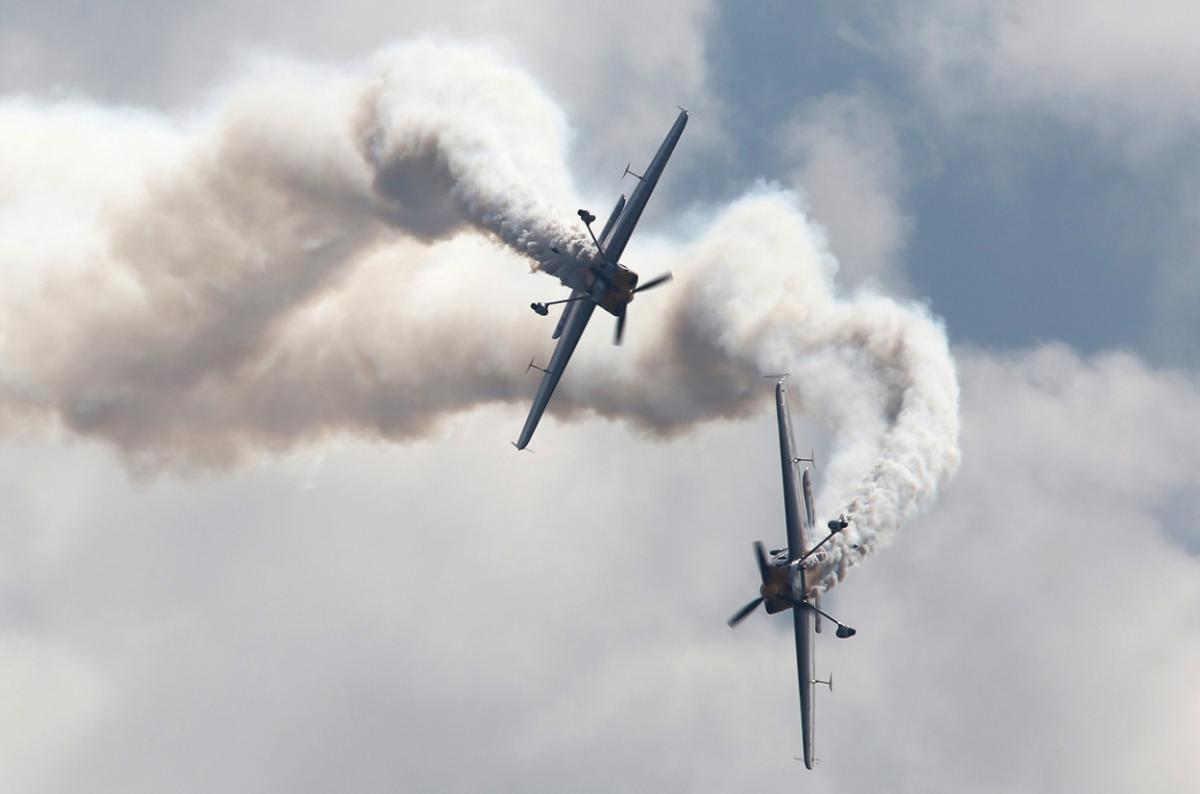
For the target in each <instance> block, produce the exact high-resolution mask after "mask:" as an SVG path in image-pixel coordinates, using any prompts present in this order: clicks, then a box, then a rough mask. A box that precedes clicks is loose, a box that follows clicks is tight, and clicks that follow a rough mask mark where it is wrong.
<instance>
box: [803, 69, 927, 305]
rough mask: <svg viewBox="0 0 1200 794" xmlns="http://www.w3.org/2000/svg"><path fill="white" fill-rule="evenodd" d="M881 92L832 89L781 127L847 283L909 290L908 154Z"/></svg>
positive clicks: (810, 202)
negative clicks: (905, 254)
mask: <svg viewBox="0 0 1200 794" xmlns="http://www.w3.org/2000/svg"><path fill="white" fill-rule="evenodd" d="M880 104H881V103H880V100H879V98H878V97H875V96H873V95H872V94H869V93H866V92H861V91H860V92H857V93H849V94H829V95H826V96H824V97H822V98H821V99H819V100H817V101H815V102H813V103H811V104H809V105H807V106H805V107H804V108H803V109H802V110H800V111H799V112H798V113H797V114H796V115H795V116H794V117H793V118H792V119H791V120H790V121H789V122H788V123H787V124H786V125H785V126H784V128H783V129H782V130H781V131H780V133H779V140H780V146H781V148H782V150H783V153H784V156H785V157H786V158H787V159H788V160H790V161H792V162H794V163H795V167H794V169H793V171H792V175H791V181H792V183H793V184H795V185H796V186H797V187H798V188H799V189H801V190H802V191H803V193H804V195H805V196H806V198H807V199H808V201H809V204H810V205H811V209H812V215H813V217H814V218H817V219H819V222H820V224H821V226H823V227H824V228H825V229H826V230H827V231H828V233H829V237H830V241H829V245H830V249H831V250H832V251H833V253H834V254H835V255H836V256H837V258H838V264H839V269H838V273H839V276H840V277H841V278H842V280H843V281H844V283H845V284H847V285H848V286H857V285H860V284H863V283H875V284H880V285H884V286H886V287H887V288H888V289H889V291H893V292H894V291H900V292H907V291H908V287H907V279H906V278H905V276H904V272H903V268H902V267H901V263H900V255H901V252H902V250H903V248H904V244H905V242H907V238H908V235H909V233H910V230H911V226H912V220H911V218H909V217H908V215H907V214H906V212H905V211H904V209H903V207H902V201H903V194H904V188H905V182H906V179H905V173H904V162H903V153H902V151H901V147H900V143H899V141H898V140H897V137H896V132H895V130H894V128H893V126H892V123H891V120H890V119H889V118H888V116H887V114H886V113H885V111H884V110H883V108H882V107H881V106H880Z"/></svg>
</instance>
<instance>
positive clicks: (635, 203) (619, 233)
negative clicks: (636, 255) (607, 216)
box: [600, 110, 688, 262]
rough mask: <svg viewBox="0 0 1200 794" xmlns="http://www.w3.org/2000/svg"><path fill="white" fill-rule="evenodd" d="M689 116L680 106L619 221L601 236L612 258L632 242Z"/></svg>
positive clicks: (607, 257)
mask: <svg viewBox="0 0 1200 794" xmlns="http://www.w3.org/2000/svg"><path fill="white" fill-rule="evenodd" d="M687 120H688V114H687V111H686V110H680V111H679V115H678V116H677V117H676V118H675V124H674V125H672V127H671V131H670V132H668V133H667V137H666V138H664V139H663V142H662V144H661V145H660V146H659V147H658V152H657V153H656V154H655V155H654V159H653V160H651V161H650V167H649V168H647V169H646V173H644V174H642V176H641V178H640V179H639V180H638V184H637V187H635V188H634V189H633V193H631V194H630V195H629V200H628V201H625V202H624V206H621V205H620V204H618V210H619V212H620V214H619V215H617V217H616V221H615V222H613V221H611V220H610V222H609V223H608V224H606V226H605V228H606V230H607V234H603V235H602V236H601V238H600V247H601V248H603V249H604V257H605V258H606V259H607V260H608V261H609V262H619V261H620V260H621V255H622V254H623V253H625V245H626V244H627V243H628V242H629V238H630V236H631V235H632V234H633V230H634V227H636V226H637V222H638V219H639V218H641V217H642V210H644V209H645V208H646V202H647V201H649V200H650V194H651V193H653V192H654V186H655V185H657V184H658V178H659V177H660V176H662V172H663V169H664V168H666V167H667V161H668V160H670V159H671V152H673V151H675V144H677V143H679V136H680V135H682V134H683V128H684V127H686V126H687Z"/></svg>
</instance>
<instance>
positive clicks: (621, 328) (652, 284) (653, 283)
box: [535, 271, 674, 345]
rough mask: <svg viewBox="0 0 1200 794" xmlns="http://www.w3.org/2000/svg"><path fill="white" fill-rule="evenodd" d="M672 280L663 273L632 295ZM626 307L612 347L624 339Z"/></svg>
mask: <svg viewBox="0 0 1200 794" xmlns="http://www.w3.org/2000/svg"><path fill="white" fill-rule="evenodd" d="M673 278H674V276H672V275H671V273H670V272H669V271H668V272H666V273H663V274H662V275H661V276H655V277H654V278H652V279H650V280H649V281H647V282H646V283H645V284H642V285H640V286H639V287H638V288H637V289H635V290H634V291H633V293H634V294H635V295H636V294H637V293H639V292H645V291H646V290H648V289H654V288H655V287H660V286H662V285H663V284H666V283H667V282H668V281H670V280H671V279H673ZM628 306H629V304H625V306H622V307H621V313H620V314H618V315H617V328H616V331H615V332H614V333H613V344H614V345H619V344H621V342H622V341H623V340H624V339H625V310H626V309H627V308H628ZM535 311H536V310H535Z"/></svg>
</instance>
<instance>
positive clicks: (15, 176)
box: [0, 43, 958, 587]
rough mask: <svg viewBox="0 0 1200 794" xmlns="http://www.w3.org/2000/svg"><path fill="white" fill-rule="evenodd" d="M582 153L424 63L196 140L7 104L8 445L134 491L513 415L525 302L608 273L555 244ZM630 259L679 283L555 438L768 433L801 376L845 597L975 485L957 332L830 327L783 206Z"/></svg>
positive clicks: (459, 65) (475, 61)
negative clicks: (600, 423) (59, 435)
mask: <svg viewBox="0 0 1200 794" xmlns="http://www.w3.org/2000/svg"><path fill="white" fill-rule="evenodd" d="M667 120H668V121H669V119H667ZM567 142H568V133H567V125H566V123H565V120H564V119H563V117H562V114H561V112H560V111H559V110H558V109H557V107H556V106H555V105H554V104H553V103H552V102H551V101H549V100H548V99H547V98H546V97H545V95H544V94H543V93H542V92H541V91H540V90H539V89H538V87H537V86H536V85H535V84H534V83H533V82H532V81H531V80H530V79H529V78H528V77H527V76H526V75H524V74H523V73H522V72H520V71H519V70H517V69H514V68H511V67H508V66H505V65H503V64H499V63H497V62H496V61H495V60H493V59H491V58H490V57H488V56H486V55H484V54H482V53H480V52H478V51H476V50H473V49H470V48H464V47H455V46H444V45H434V44H428V43H422V44H411V45H406V46H402V47H398V48H395V49H393V50H390V51H388V52H385V53H383V54H382V55H380V56H377V57H376V58H374V59H373V60H371V61H370V62H369V63H367V64H365V65H363V66H361V67H359V68H354V69H344V70H338V69H332V68H317V67H312V66H305V65H300V64H295V63H274V64H272V65H270V66H265V67H262V68H260V69H259V70H258V72H256V73H255V74H254V75H253V76H251V77H250V78H248V79H246V80H245V81H243V82H242V83H240V84H238V85H236V86H234V87H232V88H231V89H230V90H229V91H228V92H227V93H226V95H225V96H224V98H223V99H222V100H221V102H220V103H219V104H218V105H217V106H216V107H215V108H214V109H213V110H212V111H211V112H210V113H208V114H205V115H202V116H200V117H199V118H198V120H193V121H191V122H190V123H180V122H177V121H173V120H170V119H164V118H161V117H155V116H152V115H148V114H137V113H132V112H130V111H123V110H112V109H103V108H97V107H94V106H89V105H84V104H78V103H76V104H61V103H60V104H56V105H38V104H36V103H31V102H30V101H28V100H17V99H6V100H0V206H3V207H4V209H5V211H4V213H0V256H2V257H3V258H4V259H5V261H6V262H11V263H14V264H13V266H12V267H13V270H12V271H11V272H13V273H14V277H13V278H11V279H9V280H7V281H6V283H5V284H4V286H3V287H0V427H4V426H8V427H12V426H14V425H15V424H16V423H18V422H23V421H26V420H27V419H28V418H29V417H30V416H43V417H50V418H53V419H54V420H56V421H58V422H60V423H61V424H62V425H64V426H66V427H67V428H69V429H70V430H72V431H73V432H76V433H79V434H83V435H88V436H92V437H98V438H102V439H105V440H107V441H108V442H110V443H112V444H113V445H114V446H115V447H116V448H117V449H118V450H119V451H120V452H121V453H122V454H123V456H124V457H125V459H126V461H127V462H128V464H129V465H130V466H131V467H134V468H151V467H158V466H162V465H176V466H178V465H184V466H207V467H214V466H227V465H231V464H234V463H236V462H237V461H238V460H240V459H242V457H243V456H245V455H246V454H249V453H254V452H256V451H261V450H282V449H288V448H291V447H294V446H297V445H299V444H303V443H307V442H310V441H312V440H314V439H318V438H321V437H323V436H326V435H329V434H334V433H356V434H362V435H372V436H377V437H382V438H388V439H406V438H419V437H423V436H426V435H427V434H428V433H429V432H430V431H431V429H432V428H434V427H435V426H436V424H437V422H438V420H439V419H440V418H442V417H444V416H446V415H448V414H452V413H454V412H459V411H463V410H467V409H470V408H471V407H473V406H476V405H479V404H482V403H487V402H495V401H513V400H517V401H520V402H522V403H524V402H525V401H526V400H528V398H529V396H530V393H531V388H530V381H528V380H527V379H526V378H525V377H524V375H523V374H522V372H521V370H522V367H523V364H524V360H523V359H522V356H523V355H526V354H527V353H528V351H530V350H534V349H544V347H545V345H546V344H547V342H548V340H547V339H546V337H547V336H548V331H549V328H548V326H547V325H546V324H545V322H544V321H542V322H538V320H537V319H536V318H533V317H531V316H530V315H529V313H528V312H527V311H525V310H524V309H523V303H524V301H523V299H522V297H520V293H519V290H517V289H516V288H514V287H513V284H514V282H515V280H516V279H515V277H516V275H517V274H519V273H520V271H521V270H522V269H528V268H529V267H530V266H531V265H532V267H534V268H535V269H538V270H542V271H545V272H548V273H551V274H557V275H562V273H561V271H560V270H559V269H560V268H563V267H575V266H579V265H580V264H581V263H584V261H585V259H586V257H588V256H590V249H589V247H588V244H587V240H586V238H585V237H584V236H583V235H582V234H581V233H580V232H579V231H578V230H576V229H573V228H567V227H566V226H564V225H562V223H561V221H560V219H562V218H570V217H571V214H570V213H569V212H566V211H563V209H562V208H564V207H567V208H569V207H574V206H577V204H575V203H574V201H573V194H574V188H573V186H572V184H571V180H570V178H569V175H568V174H567V172H566V169H565V166H564V163H565V161H566V152H567ZM47 175H55V178H47ZM638 245H639V252H640V253H639V256H640V257H642V259H641V260H640V261H639V262H638V263H636V264H637V265H638V269H639V270H642V271H643V272H657V271H658V270H660V269H667V268H670V269H671V270H673V271H674V272H675V274H676V277H677V281H676V284H675V285H674V286H673V288H672V289H669V290H662V291H661V292H659V293H655V297H654V298H652V299H646V300H647V302H649V301H650V300H653V301H655V306H654V309H655V310H654V311H647V312H645V313H642V312H640V311H638V309H637V308H636V307H634V309H633V310H632V311H631V314H632V321H633V330H634V334H633V335H634V336H636V337H638V339H637V340H636V341H635V342H634V344H633V345H631V346H630V349H628V350H623V351H619V352H614V351H606V352H602V353H595V354H593V351H589V355H587V356H580V357H577V358H578V360H577V361H573V362H572V368H571V374H570V377H568V378H566V379H565V380H564V382H563V384H562V386H561V387H560V393H559V394H558V395H557V396H556V398H555V405H554V412H555V414H556V415H557V416H562V415H564V414H565V413H569V412H571V411H572V410H579V409H582V410H588V411H593V412H597V413H600V414H602V415H607V416H612V417H617V418H621V419H623V420H625V421H629V422H632V423H634V424H636V425H639V426H641V427H644V428H647V429H648V430H650V431H652V432H658V433H671V432H674V431H677V430H680V429H683V428H687V427H691V426H693V425H695V424H696V423H699V422H704V421H707V420H710V419H713V418H715V417H726V416H732V415H736V414H739V413H745V412H748V411H754V410H760V409H762V407H763V405H764V404H766V401H765V400H764V399H763V391H762V381H761V379H760V373H762V372H765V371H775V370H777V369H779V368H780V367H785V368H787V369H790V371H791V372H792V373H793V374H794V375H795V383H796V386H795V387H794V393H796V394H798V395H799V398H800V400H801V402H802V404H801V405H797V406H795V409H796V411H797V413H799V412H800V411H805V412H807V413H809V414H811V415H814V416H817V417H819V418H820V419H822V420H823V421H824V422H825V423H827V424H828V425H829V426H830V427H832V428H833V430H834V434H835V438H834V454H833V459H832V460H831V462H830V466H829V468H828V471H829V476H828V482H827V483H826V486H825V489H824V494H823V497H824V498H823V502H822V506H823V507H825V506H828V507H830V508H831V510H830V512H831V514H836V513H837V512H839V511H840V510H844V511H845V512H846V513H847V515H848V516H849V517H850V518H851V519H852V529H851V530H850V531H848V532H847V533H846V541H847V544H843V545H841V546H838V547H836V548H835V554H834V555H833V557H832V559H831V560H830V561H829V563H828V565H827V569H826V571H825V572H824V582H823V586H825V587H828V586H831V585H832V583H833V582H834V581H835V580H836V578H838V577H840V576H841V575H843V574H844V573H845V570H846V568H847V567H849V566H850V565H852V564H854V563H855V562H857V561H858V560H859V559H861V557H862V555H864V554H866V553H867V552H869V551H870V550H871V549H872V548H873V547H875V546H876V545H878V544H880V543H882V542H886V541H887V539H888V538H889V536H890V535H891V534H892V533H893V532H894V531H895V530H896V529H897V528H898V527H899V526H900V525H901V524H902V523H903V522H904V521H905V520H907V519H908V518H909V517H910V516H911V515H912V514H913V513H914V512H915V511H917V510H919V509H920V508H921V507H922V506H923V505H925V504H927V503H928V502H929V501H930V500H931V499H932V498H933V497H934V495H935V494H936V491H937V489H938V487H939V486H940V484H941V483H943V482H944V481H945V480H946V478H947V477H949V475H950V474H951V473H952V472H953V470H954V468H955V466H956V465H957V460H958V451H957V438H958V410H957V402H958V387H957V382H956V379H955V374H954V367H953V362H952V360H951V357H950V355H949V351H948V348H947V344H946V339H945V335H944V333H943V332H942V330H941V328H940V327H939V326H938V324H937V323H936V322H935V321H934V320H932V319H931V318H930V317H929V315H928V314H927V313H926V312H925V311H924V310H923V309H922V308H921V307H919V306H916V305H901V304H898V303H896V302H894V301H891V300H888V299H886V298H883V297H880V296H872V295H867V294H861V295H858V296H854V297H852V298H849V299H840V298H838V297H837V296H836V295H835V292H834V288H833V279H834V276H835V272H836V263H835V262H834V260H833V259H832V258H831V257H830V256H829V255H828V253H827V252H826V250H825V248H824V243H823V240H822V238H821V236H820V235H819V233H816V232H814V230H813V228H812V226H811V225H810V224H809V223H808V221H807V220H806V218H805V217H804V215H803V213H802V211H801V210H800V208H799V204H798V202H797V200H796V197H795V196H793V195H792V194H790V193H787V192H785V191H779V190H773V189H770V188H766V187H764V188H761V189H759V190H756V191H754V192H752V193H751V194H750V195H747V196H746V197H744V198H743V199H741V200H739V201H737V202H734V203H733V204H732V205H730V206H728V207H724V208H721V209H719V210H716V211H714V212H713V215H712V218H711V222H710V223H709V224H708V226H707V227H706V228H705V230H704V231H703V232H702V233H700V234H699V235H697V236H696V237H695V238H694V239H692V240H690V241H688V242H685V243H668V242H664V241H657V242H655V241H652V240H650V239H649V238H647V239H645V240H643V241H642V242H640V243H639V244H638ZM551 248H556V249H558V251H560V252H562V253H563V254H565V256H558V255H552V254H551V253H550V249H551ZM647 268H649V269H647ZM639 326H641V327H639ZM535 345H536V347H535ZM848 544H854V545H856V546H857V548H854V549H852V548H850V546H849V545H848Z"/></svg>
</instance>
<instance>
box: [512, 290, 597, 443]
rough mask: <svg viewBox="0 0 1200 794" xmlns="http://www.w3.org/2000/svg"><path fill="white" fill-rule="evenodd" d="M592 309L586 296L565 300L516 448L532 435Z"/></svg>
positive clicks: (527, 440)
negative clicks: (550, 352)
mask: <svg viewBox="0 0 1200 794" xmlns="http://www.w3.org/2000/svg"><path fill="white" fill-rule="evenodd" d="M595 310H596V304H595V303H593V302H592V301H590V300H578V301H575V302H574V303H568V304H567V307H566V310H565V311H564V312H563V316H562V319H561V320H560V321H559V328H558V329H556V333H558V331H561V334H559V337H558V346H557V347H555V348H554V355H552V356H550V363H549V365H547V367H546V369H545V372H544V373H543V374H542V382H541V383H540V384H539V385H538V390H537V394H536V395H534V398H533V407H532V408H530V409H529V416H528V417H527V418H526V419H525V427H523V428H522V429H521V437H520V438H519V439H517V441H516V444H515V446H516V448H517V449H525V447H527V446H528V445H529V440H530V439H531V438H533V431H534V430H536V429H537V426H538V421H540V420H541V418H542V412H543V411H545V410H546V406H547V405H548V404H549V403H550V395H552V394H554V387H555V386H557V385H558V379H559V378H561V377H562V374H563V371H564V370H565V369H566V368H567V362H568V361H570V360H571V354H572V353H574V352H575V346H576V345H578V344H579V339H580V337H582V336H583V329H585V328H587V324H588V320H590V319H591V317H592V312H593V311H595Z"/></svg>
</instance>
